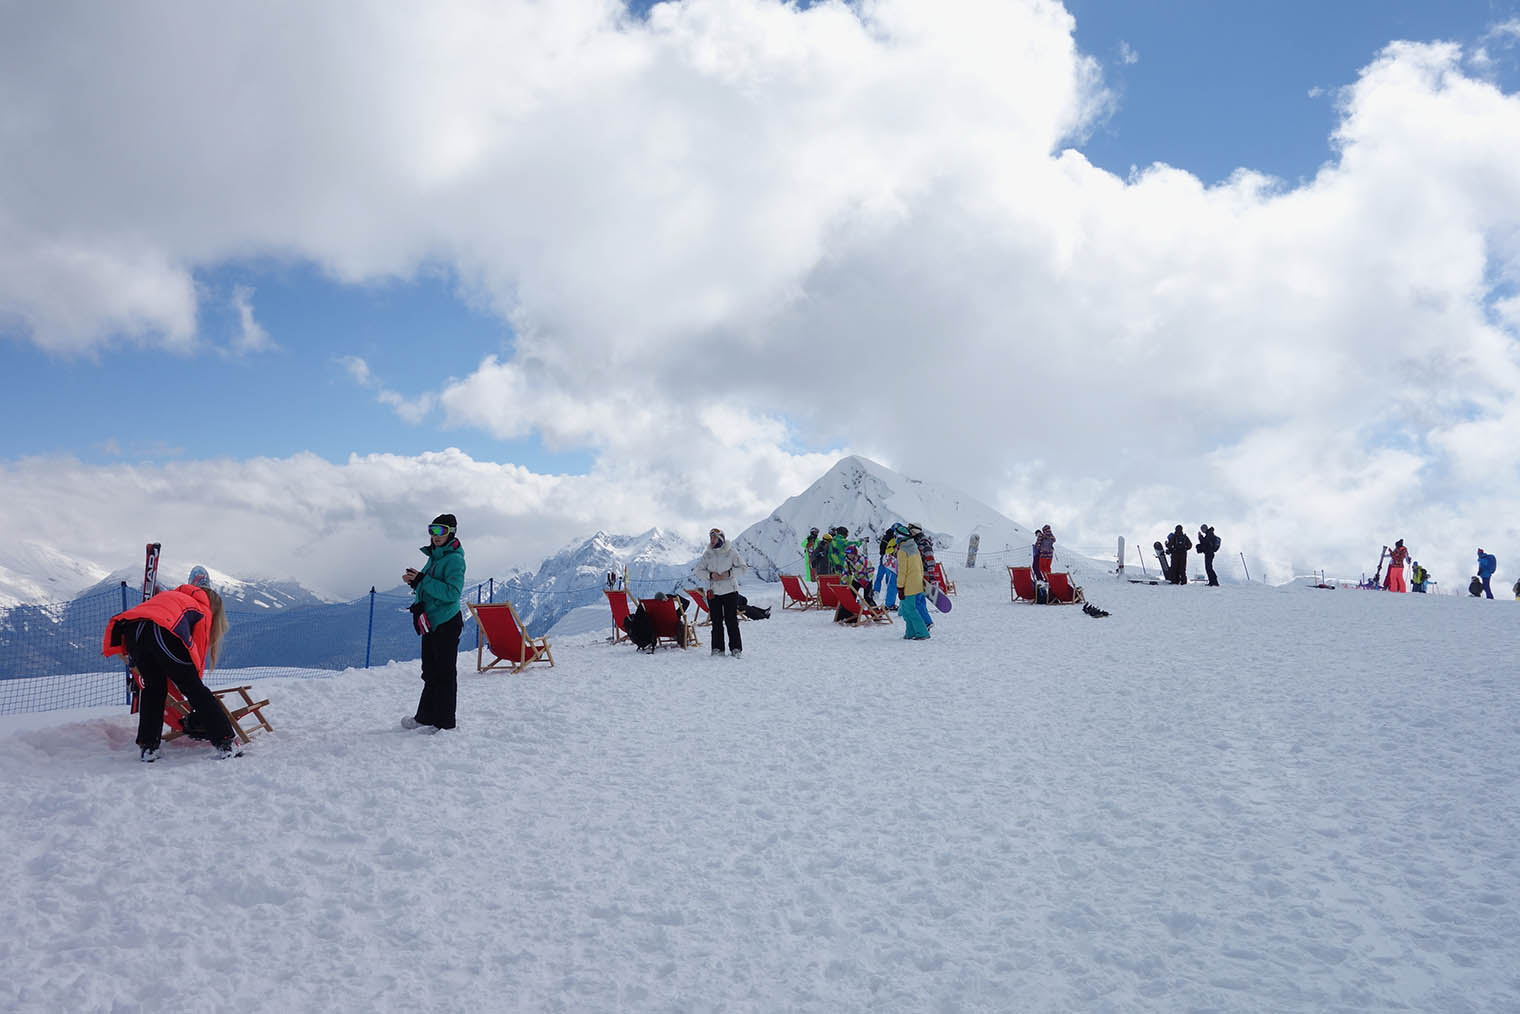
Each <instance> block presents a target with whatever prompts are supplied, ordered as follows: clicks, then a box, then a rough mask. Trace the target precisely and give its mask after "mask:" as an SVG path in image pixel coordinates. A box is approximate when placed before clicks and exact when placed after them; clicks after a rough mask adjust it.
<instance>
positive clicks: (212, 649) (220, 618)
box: [201, 588, 227, 672]
mask: <svg viewBox="0 0 1520 1014" xmlns="http://www.w3.org/2000/svg"><path fill="white" fill-rule="evenodd" d="M201 591H203V592H205V593H206V600H207V601H208V602H210V603H211V635H210V638H209V639H208V641H207V643H206V671H207V672H210V671H211V670H212V669H215V668H216V660H217V659H218V658H219V657H221V654H222V637H223V636H224V635H226V633H227V611H226V610H225V609H223V608H222V597H221V596H220V595H218V594H217V593H216V592H214V591H212V590H211V589H210V588H202V589H201Z"/></svg>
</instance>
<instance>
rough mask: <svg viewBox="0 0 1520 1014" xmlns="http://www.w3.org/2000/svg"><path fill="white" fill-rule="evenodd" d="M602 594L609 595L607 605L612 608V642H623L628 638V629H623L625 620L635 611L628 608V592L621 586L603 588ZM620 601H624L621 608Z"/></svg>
mask: <svg viewBox="0 0 1520 1014" xmlns="http://www.w3.org/2000/svg"><path fill="white" fill-rule="evenodd" d="M602 594H604V595H606V596H607V605H608V607H609V608H611V610H612V643H613V644H621V643H623V642H624V641H626V640H628V631H626V630H624V629H623V621H624V620H626V619H627V618H628V614H629V613H631V612H633V610H632V609H629V608H628V593H627V592H626V591H624V590H623V589H621V588H603V589H602ZM619 602H621V603H622V606H621V608H620V607H619V606H618V603H619Z"/></svg>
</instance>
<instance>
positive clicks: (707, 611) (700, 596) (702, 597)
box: [686, 588, 712, 627]
mask: <svg viewBox="0 0 1520 1014" xmlns="http://www.w3.org/2000/svg"><path fill="white" fill-rule="evenodd" d="M686 597H687V598H689V599H691V600H692V601H693V602H695V603H696V604H697V611H698V612H699V613H701V614H702V619H700V620H698V621H697V626H699V627H710V626H712V607H711V606H709V605H708V604H707V593H706V592H704V591H703V590H702V589H700V588H688V589H686Z"/></svg>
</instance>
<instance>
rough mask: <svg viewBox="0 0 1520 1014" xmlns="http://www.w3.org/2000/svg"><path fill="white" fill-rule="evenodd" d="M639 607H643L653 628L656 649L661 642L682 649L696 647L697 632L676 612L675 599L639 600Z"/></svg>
mask: <svg viewBox="0 0 1520 1014" xmlns="http://www.w3.org/2000/svg"><path fill="white" fill-rule="evenodd" d="M639 605H641V606H643V607H644V612H645V614H646V615H647V616H648V617H649V622H650V624H651V625H652V626H653V628H654V643H655V646H656V647H658V646H659V644H660V642H661V641H669V642H671V643H672V644H675V645H676V646H678V647H680V648H682V649H686V648H694V647H696V645H697V631H696V629H695V628H694V627H692V625H691V624H690V623H688V622H686V618H685V617H684V616H682V615H681V614H680V613H679V612H678V611H677V610H676V600H675V599H639Z"/></svg>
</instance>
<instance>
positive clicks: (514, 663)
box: [465, 602, 554, 673]
mask: <svg viewBox="0 0 1520 1014" xmlns="http://www.w3.org/2000/svg"><path fill="white" fill-rule="evenodd" d="M465 605H467V606H469V607H470V612H472V613H474V614H475V622H476V623H478V624H480V647H479V648H477V649H475V671H476V672H486V671H487V670H489V669H495V668H496V667H497V666H499V665H502V664H503V663H505V664H506V665H508V666H510V667H511V670H512V672H515V673H517V672H522V671H523V670H524V669H526V668H528V666H530V665H532V664H533V663H534V662H548V663H549V667H550V668H551V669H552V668H553V667H554V654H553V653H552V652H551V651H550V650H549V639H548V638H547V637H529V636H528V635H527V633H525V630H526V628H525V627H524V626H523V621H522V620H521V619H519V618H518V616H517V610H516V609H513V608H512V603H510V602H487V603H484V604H483V605H476V604H475V603H473V602H466V603H465ZM487 648H490V649H491V664H490V665H486V664H485V663H484V661H483V658H484V656H485V651H486V649H487Z"/></svg>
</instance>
